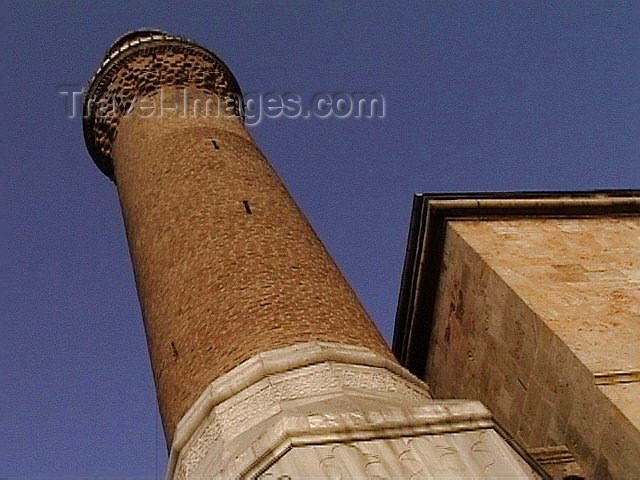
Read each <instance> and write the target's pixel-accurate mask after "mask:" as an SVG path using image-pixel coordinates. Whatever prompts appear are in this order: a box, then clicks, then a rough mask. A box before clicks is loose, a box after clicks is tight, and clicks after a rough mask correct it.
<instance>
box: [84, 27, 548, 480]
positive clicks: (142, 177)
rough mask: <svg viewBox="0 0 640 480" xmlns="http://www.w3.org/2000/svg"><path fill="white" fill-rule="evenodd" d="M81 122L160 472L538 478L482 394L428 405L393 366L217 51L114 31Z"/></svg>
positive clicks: (416, 384)
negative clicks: (138, 331)
mask: <svg viewBox="0 0 640 480" xmlns="http://www.w3.org/2000/svg"><path fill="white" fill-rule="evenodd" d="M83 127H84V136H85V141H86V143H87V148H88V150H89V152H90V153H91V156H92V157H93V159H94V161H95V162H96V164H97V165H98V167H99V168H100V169H101V170H102V171H103V172H104V173H105V174H106V175H107V176H108V177H109V178H111V180H113V182H114V183H115V185H116V186H117V191H118V196H119V199H120V204H121V207H122V212H123V217H124V222H125V225H126V231H127V237H128V241H129V247H130V251H131V257H132V262H133V266H134V271H135V278H136V284H137V288H138V296H139V298H140V303H141V306H142V312H143V318H144V322H145V329H146V334H147V341H148V346H149V352H150V355H151V363H152V368H153V373H154V378H155V383H156V388H157V394H158V402H159V405H160V412H161V415H162V419H163V424H164V428H165V433H166V437H167V441H168V443H169V446H170V448H171V454H170V465H169V471H168V476H169V477H170V478H201V477H208V478H210V477H212V476H222V477H224V478H227V477H237V478H246V477H257V476H264V478H275V477H280V478H287V476H288V477H290V478H296V477H298V478H299V477H303V476H316V477H317V476H323V477H326V478H348V477H349V476H350V475H352V476H358V475H360V476H362V475H365V476H375V475H381V476H385V475H387V476H392V475H403V474H406V475H407V476H410V475H411V474H412V473H416V474H417V473H418V472H423V473H425V474H426V473H427V472H432V473H433V472H436V473H437V472H441V473H442V474H443V475H445V474H446V475H448V476H451V475H452V474H455V473H456V472H457V474H460V475H470V474H474V475H477V474H480V473H482V475H486V476H496V475H498V474H505V475H511V474H517V475H520V476H522V475H525V476H526V475H529V476H534V477H535V476H536V475H537V474H536V473H535V472H534V470H532V468H531V467H530V466H529V465H527V463H526V462H525V461H523V459H522V458H521V457H520V454H519V453H517V452H516V450H514V447H512V446H510V445H509V444H508V443H507V442H506V441H505V440H504V439H503V438H502V437H501V436H500V434H499V433H497V430H496V429H495V427H494V425H493V423H492V420H491V416H490V414H489V413H488V412H487V411H486V409H485V408H484V407H483V406H482V405H481V404H479V403H477V402H466V401H438V402H435V401H432V400H431V399H430V396H429V393H428V390H427V388H426V385H425V384H424V383H422V382H420V381H419V380H417V379H416V378H415V377H413V376H412V375H411V374H409V373H408V372H407V371H406V370H404V369H403V368H402V367H400V365H399V364H398V363H397V362H396V361H395V359H394V357H393V356H392V354H391V353H390V351H389V349H388V348H387V346H386V344H385V342H384V340H383V339H382V337H381V336H380V334H379V333H378V331H377V329H376V328H375V326H374V324H373V323H372V321H371V320H370V319H369V317H368V316H367V314H366V312H365V311H364V309H363V307H362V306H361V304H360V303H359V301H358V299H357V298H356V296H355V294H354V293H353V291H352V290H351V288H350V287H349V286H348V284H347V283H346V281H345V279H344V278H343V276H342V275H341V273H340V271H339V270H338V268H337V267H336V265H335V263H334V262H333V261H332V260H331V257H330V256H329V255H328V253H327V251H326V250H325V248H324V247H323V245H322V243H321V242H320V240H319V239H318V237H317V236H316V234H315V233H314V231H313V229H312V228H311V226H310V225H309V223H308V222H307V220H306V219H305V217H304V216H303V214H302V213H301V212H300V210H299V209H298V207H297V206H296V204H295V203H294V201H293V200H292V198H291V196H290V195H289V194H288V192H287V190H286V189H285V187H284V186H283V184H282V182H281V180H280V179H279V178H278V175H277V174H276V173H275V171H274V170H273V169H272V167H271V166H270V165H269V163H268V162H267V160H266V159H265V157H264V155H263V154H262V153H261V152H260V150H259V149H258V147H257V146H256V144H255V142H254V141H253V139H252V137H251V135H250V134H249V132H248V131H247V130H246V129H245V127H244V124H243V118H242V94H241V91H240V88H239V86H238V83H237V82H236V80H235V78H234V77H233V75H232V74H231V72H230V71H229V69H228V68H227V67H226V65H225V64H224V63H223V62H222V61H221V60H220V59H219V58H218V57H217V56H216V55H214V54H213V53H212V52H210V51H209V50H207V49H206V48H203V47H202V46H200V45H198V44H196V43H194V42H192V41H190V40H187V39H184V38H181V37H175V36H172V35H168V34H166V33H163V32H160V31H152V30H145V31H137V32H133V33H130V34H127V35H125V36H124V37H122V38H120V39H119V40H118V41H117V42H116V43H115V44H114V46H113V47H112V48H111V49H110V50H109V52H107V56H106V58H105V60H104V62H103V63H102V66H101V67H100V69H99V70H98V72H97V73H96V75H95V77H94V78H93V80H92V82H91V85H90V88H89V91H88V93H87V96H86V100H85V115H84V125H83ZM474 442H476V443H477V442H481V443H482V445H483V447H482V449H478V448H476V447H473V445H474ZM438 448H440V449H442V448H444V449H445V450H446V451H447V452H450V451H451V452H455V453H443V454H442V455H441V456H440V457H438V454H437V452H438V451H439V450H438ZM474 448H475V450H474ZM447 449H449V450H447ZM443 452H444V450H443ZM483 452H484V453H483ZM492 452H493V453H492ZM495 452H499V455H498V454H496V453H495ZM444 457H446V458H445V460H443V458H444ZM429 459H431V460H429ZM430 462H432V463H433V464H430ZM336 475H338V476H336ZM340 475H341V476H342V477H339V476H340Z"/></svg>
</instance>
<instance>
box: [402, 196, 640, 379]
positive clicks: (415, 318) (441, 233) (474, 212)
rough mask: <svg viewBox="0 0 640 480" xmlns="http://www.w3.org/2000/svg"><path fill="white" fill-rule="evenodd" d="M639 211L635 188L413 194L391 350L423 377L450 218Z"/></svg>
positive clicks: (583, 215) (574, 216)
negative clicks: (580, 190) (447, 225)
mask: <svg viewBox="0 0 640 480" xmlns="http://www.w3.org/2000/svg"><path fill="white" fill-rule="evenodd" d="M621 215H640V190H635V189H634V190H596V191H582V192H510V193H506V192H503V193H436V194H428V193H425V194H418V195H415V196H414V198H413V209H412V212H411V222H410V227H409V238H408V242H407V251H406V255H405V261H404V268H403V272H402V280H401V284H400V294H399V299H398V309H397V311H396V320H395V329H394V335H393V353H394V354H395V356H396V357H397V358H398V360H399V361H400V363H401V364H402V365H403V366H405V367H406V368H408V369H409V370H410V371H411V372H412V373H413V374H414V375H416V376H418V377H419V378H424V374H425V367H426V360H427V354H428V349H429V345H430V336H431V330H432V327H433V313H434V307H435V301H436V294H437V291H438V283H439V280H440V271H441V267H442V253H443V248H444V240H445V230H446V224H447V222H448V221H449V220H460V219H475V220H480V219H484V220H491V219H500V218H540V217H547V218H579V217H597V216H621Z"/></svg>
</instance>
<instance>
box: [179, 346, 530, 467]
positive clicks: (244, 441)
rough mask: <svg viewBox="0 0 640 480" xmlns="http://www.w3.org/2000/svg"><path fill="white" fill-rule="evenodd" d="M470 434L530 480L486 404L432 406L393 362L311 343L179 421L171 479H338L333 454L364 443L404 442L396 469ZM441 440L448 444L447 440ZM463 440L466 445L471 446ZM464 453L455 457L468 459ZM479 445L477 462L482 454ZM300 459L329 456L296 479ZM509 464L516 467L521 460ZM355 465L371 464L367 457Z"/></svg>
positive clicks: (241, 377) (256, 367)
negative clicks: (495, 443)
mask: <svg viewBox="0 0 640 480" xmlns="http://www.w3.org/2000/svg"><path fill="white" fill-rule="evenodd" d="M471 432H475V433H478V432H485V433H482V435H481V436H482V438H483V439H485V438H491V439H492V440H491V441H492V442H493V441H494V440H493V439H494V437H495V436H496V435H497V437H496V438H498V439H499V442H498V443H500V442H501V443H500V445H501V446H500V448H499V449H498V450H496V452H498V453H496V452H494V450H495V449H494V450H491V452H490V453H491V455H493V456H495V457H496V459H498V460H499V462H502V463H500V465H502V466H501V467H500V468H502V469H503V470H504V469H505V468H506V469H507V470H505V471H508V472H510V473H511V474H516V473H517V474H518V475H521V476H522V475H524V476H531V475H528V474H526V473H523V472H528V471H529V470H530V468H529V467H526V462H524V461H523V460H521V459H520V456H519V455H518V454H517V453H515V451H514V450H513V449H512V448H511V447H510V446H509V445H508V444H507V442H505V441H504V439H502V437H500V436H499V435H498V434H497V433H496V431H495V430H494V425H493V422H492V420H491V415H490V413H489V412H488V411H487V410H486V408H484V407H483V406H482V405H481V404H480V403H479V402H468V401H459V400H449V401H434V400H432V399H431V398H430V396H429V393H428V390H427V388H426V385H425V384H424V383H423V382H421V381H419V380H417V379H416V378H415V377H413V376H412V375H411V374H409V373H408V372H407V371H406V370H404V369H403V368H402V367H400V366H399V365H398V364H396V363H394V362H393V361H390V360H389V359H387V358H384V357H381V356H379V355H377V354H374V353H372V352H371V351H369V350H367V349H362V348H358V347H352V346H345V345H342V344H332V343H322V342H312V343H308V344H301V345H296V346H293V347H288V348H284V349H278V350H274V351H271V352H267V353H264V354H261V355H258V356H256V357H254V358H252V359H250V360H248V361H247V362H244V363H243V364H241V365H240V366H239V367H237V368H236V369H234V370H232V371H231V372H229V373H228V374H226V375H224V376H223V377H221V378H219V379H217V380H216V381H214V382H213V383H212V384H211V385H210V386H209V387H208V388H207V390H206V391H205V392H204V393H203V394H202V395H201V397H200V398H199V399H198V401H196V403H195V404H194V405H193V407H192V408H191V409H190V410H189V412H188V413H187V414H186V415H185V417H184V418H183V419H182V420H181V421H180V423H179V424H178V428H177V430H176V434H175V437H174V443H173V445H172V449H171V454H170V460H169V471H168V478H175V479H181V480H182V479H185V480H186V479H192V478H193V479H195V478H202V477H207V478H212V477H213V478H257V477H258V476H261V475H264V478H270V475H276V477H278V476H282V475H285V476H286V475H290V477H291V478H295V477H296V476H304V475H312V476H313V475H321V474H322V472H324V474H322V475H321V476H323V478H333V477H331V476H327V475H329V473H328V472H329V470H331V471H334V470H336V469H340V468H343V469H344V468H347V467H346V466H345V465H343V464H341V463H340V462H338V461H337V460H335V461H334V460H331V458H332V457H331V456H332V455H333V456H335V452H337V451H339V452H343V451H345V450H344V448H350V447H349V446H353V445H356V446H357V448H360V449H362V448H365V449H366V448H369V447H366V446H365V445H364V444H363V442H364V443H366V444H367V445H369V446H372V447H371V448H374V450H375V451H378V450H376V449H379V448H383V449H384V448H400V446H401V444H402V445H404V447H403V448H404V449H405V450H407V451H406V452H405V453H402V452H400V454H401V456H402V460H397V461H396V460H394V462H396V463H397V462H400V463H399V464H395V463H394V465H395V467H393V468H396V467H398V468H400V467H401V466H402V465H405V466H406V465H408V464H411V462H413V464H415V462H416V461H417V460H415V461H414V460H411V458H413V457H416V458H418V457H419V456H420V455H422V454H421V453H420V452H422V451H423V450H424V448H426V447H425V445H431V444H432V443H433V442H436V443H434V445H440V444H442V445H449V444H448V443H447V442H450V440H451V441H453V440H454V439H456V438H462V437H460V436H457V437H456V436H455V435H457V434H466V433H471ZM491 432H493V433H491ZM425 435H426V436H427V437H425V438H424V439H422V440H417V443H416V444H415V445H420V447H419V448H418V450H415V451H413V450H411V448H409V447H408V446H407V445H410V444H411V445H413V444H412V443H411V442H409V443H408V444H407V443H406V442H408V441H409V440H408V439H412V438H417V437H422V436H425ZM443 435H444V436H446V438H444V437H443V438H444V439H442V438H440V437H442V436H443ZM451 435H454V436H453V437H451ZM464 438H466V437H464ZM474 438H475V437H474ZM478 438H480V437H478ZM438 439H439V440H438ZM496 441H498V440H496ZM367 442H369V443H367ZM371 442H373V443H371ZM376 442H377V443H376ZM380 442H382V443H380ZM389 442H391V443H389ZM398 442H400V443H398ZM403 442H404V443H403ZM425 442H426V443H425ZM438 442H440V443H438ZM442 442H444V443H442ZM456 442H462V444H461V445H467V444H466V443H464V442H467V440H464V439H463V440H459V441H458V440H456ZM454 443H455V442H454ZM472 444H473V442H472ZM472 444H469V445H472ZM338 445H343V446H344V447H340V448H338ZM384 445H386V446H384ZM451 445H453V444H451ZM451 445H449V446H448V447H443V448H453V447H452V446H451ZM456 445H457V444H456ZM478 445H480V444H478ZM490 445H493V443H491V444H490ZM327 446H329V447H327ZM472 446H473V445H472ZM325 447H327V448H329V450H327V448H325ZM423 447H424V448H423ZM354 448H355V447H354ZM461 448H462V447H461ZM464 448H466V447H464ZM464 448H463V449H462V450H460V452H459V453H456V455H462V456H463V457H464V458H466V456H467V455H468V453H467V452H466V450H465V449H464ZM470 448H471V447H470ZM473 448H475V449H476V450H475V451H476V453H478V455H480V454H481V449H482V448H484V447H482V448H481V447H479V446H477V447H473ZM491 448H493V447H491ZM500 449H502V450H500ZM358 451H360V450H358ZM362 451H369V450H362ZM372 451H373V450H372ZM403 451H404V450H403ZM448 451H449V450H447V452H448ZM327 452H328V453H327ZM456 452H458V450H456ZM500 452H502V453H500ZM504 452H508V454H507V453H504ZM472 453H473V452H472ZM300 455H302V457H304V458H307V457H308V456H309V455H312V456H313V455H316V456H317V455H320V457H321V458H325V457H326V458H325V460H323V461H321V462H320V463H321V464H322V465H320V463H318V464H317V465H315V466H313V465H312V466H310V468H311V470H309V472H306V471H305V472H298V471H297V470H295V469H294V470H295V471H294V470H292V468H293V467H291V465H296V464H297V462H298V461H297V460H296V459H295V458H297V457H298V456H300ZM322 455H324V456H322ZM362 455H364V457H362ZM371 455H374V456H375V455H378V453H372V454H371ZM451 455H453V453H451ZM487 455H488V453H487ZM320 457H319V458H320ZM512 457H513V458H517V459H518V460H517V461H515V463H514V461H512ZM321 458H320V459H321ZM358 458H361V460H362V458H364V459H365V460H366V459H367V458H368V457H367V454H366V453H362V454H361V455H360V457H358ZM371 458H373V457H371ZM398 458H400V457H398ZM425 458H427V457H424V458H423V459H422V460H420V461H425ZM429 458H430V457H429ZM456 458H457V457H456ZM505 458H506V459H507V460H505ZM365 460H363V461H362V462H360V464H358V465H359V467H357V468H360V470H357V469H356V470H357V472H359V473H358V474H359V475H360V474H362V475H365V474H367V472H368V473H371V472H369V471H370V470H372V468H373V466H372V465H370V463H371V461H372V460H371V459H369V460H367V461H365ZM498 460H495V461H494V463H496V462H498ZM340 461H342V460H340ZM447 461H448V460H447ZM474 461H475V460H474ZM281 462H284V463H283V464H282V465H281ZM292 462H293V463H292ZM336 462H338V463H336ZM386 462H387V459H386V457H385V459H384V463H385V465H386ZM499 462H498V463H499ZM505 462H506V463H505ZM373 463H375V462H373ZM392 463H393V462H392ZM476 463H478V462H476ZM480 463H481V462H480ZM278 465H279V466H278ZM340 465H342V466H340ZM445 465H448V463H447V462H445ZM465 465H466V464H465ZM474 465H475V464H474ZM504 465H511V467H508V468H507V467H505V466H504ZM522 465H525V467H526V468H525V467H522ZM276 466H277V468H276ZM414 466H417V464H415V465H414ZM274 468H275V469H274ZM314 468H315V470H314ZM350 468H352V469H353V468H356V467H354V466H353V465H352V466H351V467H350ZM362 468H364V470H362ZM380 468H381V467H380ZM385 468H391V467H385ZM421 468H422V467H421ZM435 468H438V467H437V466H436V467H435ZM470 468H471V467H470ZM477 468H484V467H483V466H482V465H480V466H477V465H475V466H473V468H472V469H471V470H469V471H470V472H476V470H477ZM496 468H498V467H496ZM509 468H511V470H509ZM527 468H529V470H527ZM318 469H319V470H318ZM327 469H328V470H327ZM285 470H286V471H288V472H289V473H286V472H285ZM316 470H317V471H316ZM396 470H397V468H396ZM396 470H393V469H392V471H393V472H395V471H396ZM503 470H500V469H498V470H495V471H492V472H493V473H496V472H497V471H503ZM398 471H401V472H404V473H407V472H406V469H405V470H402V469H400V470H398ZM418 471H419V469H418ZM425 471H426V470H425ZM464 471H466V470H464ZM531 471H533V470H531ZM318 472H319V473H318ZM409 475H411V472H409ZM534 476H535V475H534ZM336 478H341V477H336ZM342 478H349V477H348V476H346V477H342Z"/></svg>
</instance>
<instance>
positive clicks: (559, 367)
mask: <svg viewBox="0 0 640 480" xmlns="http://www.w3.org/2000/svg"><path fill="white" fill-rule="evenodd" d="M639 234H640V219H639V218H638V217H620V218H611V217H600V218H582V219H509V220H491V221H455V222H450V223H449V225H448V228H447V231H446V240H445V250H444V257H443V258H444V260H443V268H442V274H441V278H440V285H439V291H438V296H437V303H436V310H435V314H434V319H435V326H434V331H433V334H432V344H431V347H430V353H429V357H428V367H427V377H426V379H427V381H428V383H429V384H430V386H431V388H432V392H433V393H434V395H435V396H436V397H446V398H450V397H460V398H477V399H479V400H481V401H483V402H484V403H485V404H486V405H487V406H488V407H489V408H490V409H491V411H492V412H493V413H494V415H495V416H496V419H497V420H498V421H499V422H500V423H501V424H502V425H503V426H504V427H505V428H506V429H507V430H508V431H509V432H511V433H512V434H513V435H514V436H515V437H516V438H517V439H518V440H519V441H521V442H522V443H523V444H524V445H525V446H527V447H528V448H536V447H545V446H552V445H567V447H568V448H569V449H570V451H571V452H572V453H573V455H574V456H575V458H576V459H577V460H578V462H579V463H580V465H581V466H582V468H583V469H584V471H585V472H586V473H587V474H588V475H596V476H602V475H610V476H613V477H619V478H624V477H628V476H629V475H632V474H635V475H640V457H638V456H637V452H639V451H640V431H639V430H638V416H639V412H640V402H639V401H638V398H640V394H639V393H638V387H637V385H640V384H639V383H638V374H637V372H638V371H640V350H639V349H638V345H640V288H639V287H640V282H639V280H638V272H639V271H640V239H639Z"/></svg>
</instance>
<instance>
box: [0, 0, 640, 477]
mask: <svg viewBox="0 0 640 480" xmlns="http://www.w3.org/2000/svg"><path fill="white" fill-rule="evenodd" d="M1 8H2V11H3V12H2V13H3V18H5V20H4V28H3V30H4V31H3V34H2V39H3V44H2V80H3V84H4V87H5V88H4V89H3V93H2V117H1V118H2V124H1V125H0V126H1V130H2V132H3V135H2V144H1V153H2V162H1V164H0V165H1V168H2V174H1V178H2V191H1V192H2V197H1V202H0V204H1V205H2V207H1V210H0V212H1V214H2V216H3V217H2V223H1V225H3V230H2V233H3V235H2V240H3V248H2V257H1V259H2V290H1V291H2V295H3V297H2V331H1V335H0V339H1V341H2V348H1V353H0V355H1V357H0V378H1V388H0V391H1V393H0V395H1V396H0V412H1V416H0V418H1V423H0V432H1V434H0V477H2V476H9V477H21V478H25V477H29V478H33V477H46V478H80V477H85V478H86V477H92V478H96V477H102V478H106V477H109V478H113V477H128V478H131V477H140V478H152V477H156V476H163V475H164V469H165V464H166V451H165V447H164V439H163V438H162V436H161V435H162V433H161V429H159V428H158V425H159V422H158V421H157V409H156V404H155V393H154V387H153V381H152V376H151V373H150V368H149V361H148V358H147V351H146V343H145V338H144V332H143V327H142V321H141V317H140V309H139V307H138V303H137V298H136V292H135V287H134V283H133V276H132V270H131V265H130V260H129V254H128V250H127V245H126V240H125V233H124V230H123V225H122V220H121V215H120V211H119V205H118V202H117V197H116V192H115V189H114V186H113V185H112V184H111V182H109V181H108V180H107V179H106V177H104V176H103V175H102V174H101V173H100V172H99V171H98V169H97V168H96V167H95V166H94V165H93V163H92V161H91V159H90V158H89V155H88V154H87V152H86V149H85V146H84V142H83V137H82V127H81V121H80V119H78V118H76V119H67V118H66V117H65V111H64V98H63V97H62V96H60V95H58V94H57V87H58V86H59V85H63V84H71V85H83V84H85V83H86V82H87V81H88V80H89V78H90V77H91V75H92V73H93V71H94V69H95V68H96V67H97V66H98V63H99V62H100V61H101V59H102V55H103V53H104V51H105V50H106V49H107V48H108V47H109V46H110V45H111V43H112V42H113V41H114V40H115V38H116V37H117V36H119V35H120V34H122V33H124V32H126V31H128V30H131V29H135V28H140V27H157V28H161V29H164V30H167V31H169V32H171V33H177V34H182V35H185V36H188V37H191V38H193V39H195V40H197V41H199V42H201V43H202V44H204V45H206V46H207V47H209V48H211V49H212V50H214V51H215V52H217V53H218V54H219V55H220V56H221V57H222V58H223V59H224V60H225V61H226V63H227V64H228V65H229V67H230V68H231V70H232V71H233V72H234V73H235V75H236V77H237V78H238V81H239V82H240V85H241V86H242V88H243V90H245V91H247V92H269V91H275V92H296V93H299V94H302V95H305V96H309V97H310V96H312V95H313V94H315V93H318V92H339V91H342V92H353V91H377V92H380V93H382V94H383V95H384V96H385V98H386V101H387V117H386V118H385V119H384V120H370V121H365V120H353V119H352V120H342V121H340V120H337V119H333V120H318V119H310V120H284V119H283V120H272V121H266V122H263V123H262V124H261V125H260V126H258V127H256V128H254V129H253V132H254V134H255V137H256V139H257V141H258V143H259V145H260V146H261V147H262V149H263V150H264V151H265V153H266V155H267V157H268V158H269V159H270V160H271V162H272V163H273V165H274V166H275V168H276V169H277V170H278V172H279V173H280V174H281V176H282V177H283V179H284V181H285V182H286V184H287V185H288V187H289V189H290V191H291V192H292V194H293V196H294V197H295V198H296V200H297V201H298V202H299V204H300V205H301V207H302V208H303V210H304V211H305V212H306V214H307V215H308V217H309V219H310V220H311V222H312V224H313V225H314V227H315V228H316V230H317V231H318V233H319V235H320V237H321V238H322V239H323V241H324V242H325V244H326V245H327V247H328V249H329V251H330V252H331V253H332V254H333V256H334V258H335V259H336V261H337V263H338V264H339V265H340V267H341V268H342V270H343V271H344V273H345V275H346V276H347V278H348V279H349V281H350V282H351V283H352V285H353V287H354V288H355V290H356V291H357V293H358V294H359V296H360V298H361V299H362V301H363V302H364V304H365V306H366V308H367V309H368V311H369V312H370V313H371V315H372V317H373V318H374V320H375V321H376V323H377V324H378V325H379V327H380V329H381V330H382V331H383V333H384V335H385V337H386V338H387V339H388V340H390V339H391V336H392V330H393V319H394V313H395V308H396V301H397V294H398V288H399V282H400V274H401V269H402V261H403V258H404V251H405V247H406V236H407V228H408V224H409V214H410V208H411V199H412V195H413V193H415V192H443V191H477V190H482V191H494V190H540V189H543V190H575V189H596V188H631V187H636V188H637V187H639V186H640V155H639V153H640V134H639V127H640V122H639V116H638V105H639V100H640V99H639V94H640V88H639V87H640V65H639V59H640V54H639V51H640V48H639V47H640V45H639V41H640V40H639V39H640V29H639V27H638V26H639V25H640V2H637V1H636V2H633V1H629V2H624V1H616V2H604V1H602V2H579V1H572V0H563V1H544V2H543V1H538V2H522V1H516V2H495V1H488V0H465V1H446V2H445V1H440V2H432V3H422V2H420V3H397V2H389V3H381V2H367V3H364V2H358V3H355V2H354V3H349V4H347V3H338V2H336V3H329V4H327V3H325V2H318V3H317V4H312V3H308V2H302V3H295V4H294V3H286V4H285V3H279V2H275V3H271V2H260V3H252V2H225V3H218V2H216V3H213V2H212V3H208V2H186V3H182V2H180V3H171V2H161V3H160V2H159V3H154V4H150V3H143V2H126V3H125V2H120V3H116V2H103V3H97V2H96V3H80V2H69V3H61V2H47V3H35V2H33V3H18V2H11V3H9V2H3V3H2V7H1Z"/></svg>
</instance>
